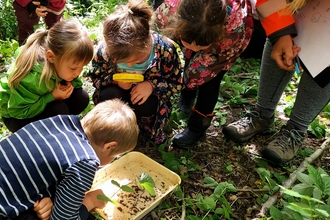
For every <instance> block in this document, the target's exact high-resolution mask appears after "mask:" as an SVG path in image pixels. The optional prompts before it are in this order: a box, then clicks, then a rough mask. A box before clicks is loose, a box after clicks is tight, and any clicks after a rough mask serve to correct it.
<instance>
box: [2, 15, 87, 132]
mask: <svg viewBox="0 0 330 220" xmlns="http://www.w3.org/2000/svg"><path fill="white" fill-rule="evenodd" d="M92 57H93V43H92V41H91V39H90V38H89V36H88V33H87V31H86V30H85V29H84V28H83V26H82V25H81V24H80V23H79V22H78V21H76V20H73V19H69V20H63V21H60V22H58V23H57V24H55V25H54V26H53V27H52V28H51V29H50V30H49V31H46V30H41V29H39V30H37V31H36V32H35V33H33V34H31V35H30V37H29V38H28V39H27V42H26V44H25V45H24V46H22V47H20V48H19V50H18V55H17V57H16V61H15V63H13V65H12V66H11V67H10V69H9V70H8V72H7V74H6V75H5V76H4V77H3V78H1V79H0V114H1V116H2V119H3V122H4V124H5V125H6V126H7V128H8V129H9V130H10V131H11V132H15V131H17V130H18V129H20V128H21V127H23V126H25V125H26V124H28V123H30V122H33V121H36V120H39V119H44V118H47V117H52V116H55V115H59V114H79V113H81V112H82V111H83V110H84V109H85V108H86V107H87V105H88V103H89V95H88V93H87V92H86V91H85V90H83V89H82V88H81V87H82V80H81V79H80V78H78V76H79V75H80V73H81V71H82V70H83V67H84V66H85V65H87V64H88V63H89V61H90V60H91V59H92Z"/></svg>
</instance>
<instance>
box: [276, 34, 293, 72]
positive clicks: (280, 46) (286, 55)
mask: <svg viewBox="0 0 330 220" xmlns="http://www.w3.org/2000/svg"><path fill="white" fill-rule="evenodd" d="M292 48H293V42H292V38H291V36H290V35H285V36H282V37H280V38H279V39H278V40H277V41H276V43H275V44H274V47H273V50H272V53H271V57H272V59H274V60H275V62H276V63H277V65H278V66H279V67H280V68H281V69H284V70H294V60H293V59H294V57H295V56H294V54H293V53H294V52H293V50H292Z"/></svg>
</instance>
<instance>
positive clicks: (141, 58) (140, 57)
mask: <svg viewBox="0 0 330 220" xmlns="http://www.w3.org/2000/svg"><path fill="white" fill-rule="evenodd" d="M149 55H150V53H141V54H134V55H132V56H131V57H129V58H127V59H125V60H123V61H122V62H123V63H126V65H127V66H129V67H131V66H133V65H134V64H140V63H144V62H146V61H147V60H148V58H149Z"/></svg>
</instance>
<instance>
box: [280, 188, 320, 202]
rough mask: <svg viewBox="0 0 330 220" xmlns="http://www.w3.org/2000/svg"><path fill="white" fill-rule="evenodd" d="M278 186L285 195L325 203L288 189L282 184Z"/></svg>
mask: <svg viewBox="0 0 330 220" xmlns="http://www.w3.org/2000/svg"><path fill="white" fill-rule="evenodd" d="M279 187H281V189H282V190H283V193H285V194H287V195H290V196H294V197H297V198H301V199H306V200H307V201H314V202H318V203H321V204H325V203H324V202H323V201H321V200H318V199H314V198H311V197H309V196H305V195H301V194H299V193H298V192H295V191H293V190H290V189H286V188H284V187H283V186H279Z"/></svg>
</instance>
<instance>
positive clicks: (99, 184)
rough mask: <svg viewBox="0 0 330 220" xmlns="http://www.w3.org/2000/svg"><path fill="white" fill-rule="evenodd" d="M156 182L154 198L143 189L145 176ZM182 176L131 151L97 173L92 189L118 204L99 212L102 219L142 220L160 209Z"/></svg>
mask: <svg viewBox="0 0 330 220" xmlns="http://www.w3.org/2000/svg"><path fill="white" fill-rule="evenodd" d="M143 173H145V174H147V175H148V176H150V177H151V178H152V180H153V181H154V183H155V185H154V195H151V194H150V193H149V192H148V191H147V190H145V189H142V188H141V187H140V185H139V184H140V183H139V180H138V179H139V177H140V176H141V174H143ZM113 182H116V183H118V184H119V185H120V186H124V185H125V186H129V187H130V188H132V189H133V190H134V192H126V191H124V190H122V189H121V188H119V187H118V186H116V185H115V184H113ZM180 183H181V179H180V177H179V176H178V175H177V174H176V173H174V172H172V171H171V170H169V169H167V168H166V167H164V166H162V165H161V164H159V163H157V162H156V161H154V160H152V159H151V158H149V157H147V156H146V155H144V154H142V153H140V152H130V153H127V154H126V155H124V156H122V157H121V158H119V159H118V160H116V161H114V162H112V163H111V164H109V165H107V166H105V167H104V168H102V169H100V170H98V171H97V173H96V175H95V178H94V183H93V186H92V189H91V190H95V189H102V190H103V192H104V194H105V195H106V196H107V197H109V198H110V199H111V200H113V201H115V202H116V203H117V204H114V203H112V202H108V203H107V205H106V206H105V207H104V208H103V209H102V210H100V209H97V210H95V211H96V212H93V213H98V214H97V215H99V216H98V218H99V219H102V218H103V219H106V220H114V219H116V220H130V219H134V220H138V219H141V218H143V217H144V216H145V215H146V214H148V213H149V212H150V211H152V210H153V209H154V208H156V207H157V205H159V204H160V203H161V201H162V199H164V198H165V196H166V195H168V194H169V193H170V192H171V191H173V190H174V189H175V187H176V186H177V185H179V184H180Z"/></svg>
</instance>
